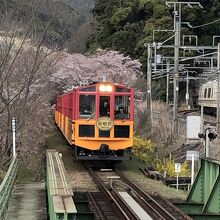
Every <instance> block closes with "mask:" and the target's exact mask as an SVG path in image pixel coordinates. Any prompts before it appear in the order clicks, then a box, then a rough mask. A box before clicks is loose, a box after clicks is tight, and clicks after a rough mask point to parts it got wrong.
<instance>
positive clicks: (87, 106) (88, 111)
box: [79, 95, 96, 118]
mask: <svg viewBox="0 0 220 220" xmlns="http://www.w3.org/2000/svg"><path fill="white" fill-rule="evenodd" d="M95 106H96V105H95V95H80V97H79V112H80V115H79V116H80V118H95V115H96V109H95Z"/></svg>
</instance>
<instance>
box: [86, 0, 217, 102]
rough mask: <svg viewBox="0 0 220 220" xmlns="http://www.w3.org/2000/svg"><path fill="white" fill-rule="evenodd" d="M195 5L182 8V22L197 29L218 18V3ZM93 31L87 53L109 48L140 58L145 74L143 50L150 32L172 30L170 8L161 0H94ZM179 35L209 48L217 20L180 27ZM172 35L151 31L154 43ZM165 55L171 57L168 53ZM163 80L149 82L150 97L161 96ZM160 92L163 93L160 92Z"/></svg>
mask: <svg viewBox="0 0 220 220" xmlns="http://www.w3.org/2000/svg"><path fill="white" fill-rule="evenodd" d="M200 2H201V4H202V6H203V9H201V8H200V7H198V6H195V7H189V6H187V5H185V6H184V7H183V8H182V21H183V22H190V24H191V25H192V26H199V25H203V24H205V23H208V22H211V21H213V20H216V19H218V18H219V17H220V2H219V0H210V1H207V0H202V1H200ZM93 16H94V24H93V25H94V29H95V31H94V32H93V35H92V36H91V38H90V40H89V42H88V45H87V46H88V50H90V51H95V50H96V49H97V48H110V49H114V50H117V51H121V52H123V53H125V54H127V55H130V56H132V57H134V58H138V59H140V61H141V62H142V64H143V71H144V72H146V63H147V62H146V60H147V48H146V47H145V46H144V44H145V43H152V42H153V30H158V29H163V30H164V29H168V30H173V8H172V7H168V6H167V5H166V4H165V1H163V0H121V1H116V0H108V1H104V0H97V1H96V2H95V7H94V9H93ZM182 34H195V35H197V36H198V39H199V41H198V43H199V45H202V44H206V45H208V44H209V45H212V35H219V34H220V21H219V22H216V23H213V24H211V25H207V26H204V27H196V28H189V27H187V25H182ZM171 35H173V32H157V33H156V32H155V41H156V42H163V41H164V40H165V39H167V38H168V37H170V36H171ZM166 52H167V54H170V55H173V52H172V51H170V50H167V51H166ZM162 87H165V83H164V81H163V80H162V81H161V80H160V81H159V83H158V81H154V82H153V94H154V98H161V97H165V96H164V95H165V94H164V93H165V88H164V89H161V88H162ZM161 91H163V92H161Z"/></svg>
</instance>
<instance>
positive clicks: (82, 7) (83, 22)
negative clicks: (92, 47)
mask: <svg viewBox="0 0 220 220" xmlns="http://www.w3.org/2000/svg"><path fill="white" fill-rule="evenodd" d="M92 8H93V0H84V1H79V0H59V1H53V0H42V1H41V0H35V1H28V0H7V1H1V2H0V11H1V12H2V14H4V13H5V12H7V13H9V14H12V16H13V17H14V19H15V20H18V21H19V22H21V21H22V26H25V25H27V24H28V23H29V21H30V19H33V21H32V23H33V25H34V29H32V33H31V34H32V36H30V38H32V37H33V36H35V37H36V36H41V34H42V31H44V28H45V26H47V25H48V28H47V31H46V33H45V35H44V39H43V40H44V43H45V45H47V44H48V42H51V41H53V42H54V45H55V44H56V45H58V46H61V47H65V48H67V49H69V50H71V51H74V50H75V49H76V50H77V51H80V50H83V49H84V45H85V41H86V38H82V39H81V42H80V43H81V47H80V48H79V44H78V45H77V47H76V45H73V46H72V45H71V44H72V42H74V41H75V39H77V38H78V37H77V36H78V32H80V31H81V29H83V30H84V29H85V27H86V30H85V33H86V32H88V31H89V28H90V26H89V25H87V24H88V23H89V22H90V20H91V13H90V12H91V10H92ZM74 46H75V48H74Z"/></svg>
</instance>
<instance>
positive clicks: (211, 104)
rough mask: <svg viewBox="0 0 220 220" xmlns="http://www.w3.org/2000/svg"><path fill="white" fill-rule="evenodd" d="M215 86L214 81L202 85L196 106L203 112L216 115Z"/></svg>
mask: <svg viewBox="0 0 220 220" xmlns="http://www.w3.org/2000/svg"><path fill="white" fill-rule="evenodd" d="M217 86H218V83H217V81H216V80H214V81H209V82H207V83H205V84H203V85H202V86H201V87H200V89H199V99H198V104H199V105H200V106H203V107H204V108H205V112H207V113H209V114H216V108H217Z"/></svg>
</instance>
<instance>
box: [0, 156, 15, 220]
mask: <svg viewBox="0 0 220 220" xmlns="http://www.w3.org/2000/svg"><path fill="white" fill-rule="evenodd" d="M17 169H18V159H17V156H16V157H15V158H14V159H13V160H12V162H11V165H10V167H9V169H8V171H7V173H6V175H5V178H4V180H3V181H2V183H1V185H0V219H5V216H6V212H7V208H8V203H9V199H10V196H11V192H12V187H13V184H14V181H15V178H16V174H17Z"/></svg>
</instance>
